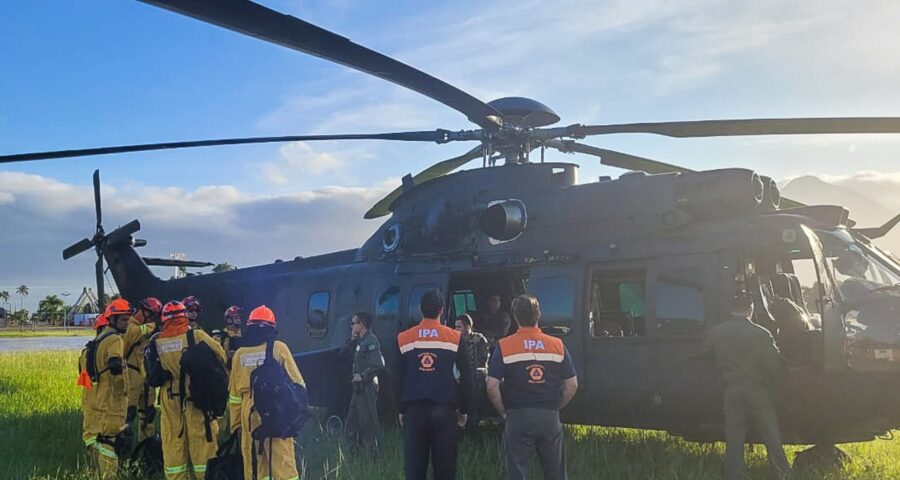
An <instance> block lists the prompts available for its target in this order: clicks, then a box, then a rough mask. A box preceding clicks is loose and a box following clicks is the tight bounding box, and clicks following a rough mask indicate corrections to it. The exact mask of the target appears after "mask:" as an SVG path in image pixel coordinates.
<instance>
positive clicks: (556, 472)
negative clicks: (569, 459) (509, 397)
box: [503, 408, 568, 480]
mask: <svg viewBox="0 0 900 480" xmlns="http://www.w3.org/2000/svg"><path fill="white" fill-rule="evenodd" d="M503 450H504V453H505V455H506V478H507V479H509V480H526V479H527V478H528V477H529V476H530V475H531V462H532V460H533V459H534V455H535V453H537V457H538V462H539V463H540V465H541V471H542V472H543V473H544V480H565V479H567V478H568V476H567V475H566V455H565V451H564V449H563V434H562V424H561V423H560V422H559V411H557V410H548V409H541V408H514V409H511V410H508V411H507V412H506V427H505V428H504V429H503Z"/></svg>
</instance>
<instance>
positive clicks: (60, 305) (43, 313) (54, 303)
mask: <svg viewBox="0 0 900 480" xmlns="http://www.w3.org/2000/svg"><path fill="white" fill-rule="evenodd" d="M64 309H65V302H63V299H61V298H59V297H57V296H56V295H47V296H46V297H45V298H44V299H43V300H41V301H40V303H38V316H39V317H40V318H46V319H49V320H50V323H51V324H54V325H55V324H56V322H57V320H58V319H59V318H60V317H62V313H63V311H64Z"/></svg>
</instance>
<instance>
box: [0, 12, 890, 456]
mask: <svg viewBox="0 0 900 480" xmlns="http://www.w3.org/2000/svg"><path fill="white" fill-rule="evenodd" d="M145 3H149V4H152V5H156V6H159V7H162V8H166V9H169V10H172V11H174V12H177V13H180V14H183V15H187V16H191V17H194V18H196V19H199V20H201V21H203V22H207V23H211V24H214V25H218V26H220V27H224V28H227V29H230V30H234V31H237V32H239V33H242V34H245V35H250V36H253V37H256V38H258V39H260V40H263V41H267V42H271V43H274V44H278V45H282V46H285V47H288V48H291V49H294V50H298V51H301V52H304V53H307V54H311V55H316V56H319V57H321V58H324V59H327V60H330V61H333V62H337V63H340V64H343V65H346V66H348V67H350V68H354V69H357V70H360V71H363V72H365V73H368V74H371V75H374V76H376V77H379V78H382V79H385V80H388V81H390V82H393V83H396V84H398V85H401V86H404V87H406V88H409V89H411V90H414V91H416V92H419V93H421V94H423V95H425V96H427V97H430V98H432V99H434V100H437V101H439V102H441V103H443V104H445V105H447V106H448V107H450V108H453V109H455V110H457V111H459V112H460V113H462V114H463V115H465V116H466V117H467V118H468V119H469V120H470V121H472V122H473V123H474V124H476V125H477V126H478V128H477V129H472V130H462V131H449V130H443V129H438V130H429V131H411V132H392V133H376V134H369V133H364V134H334V135H300V136H284V137H256V138H229V139H218V140H201V141H191V142H170V143H153V144H142V145H127V146H115V147H101V148H90V149H82V150H66V151H53V152H41V153H25V154H13V155H4V156H0V163H7V162H17V161H29V160H42V159H60V158H68V157H78V156H87V155H104V154H119V153H127V152H136V151H146V150H165V149H174V148H189V147H203V146H216V145H237V144H249V143H266V142H288V141H317V140H393V141H407V142H436V143H449V142H473V143H476V144H477V146H475V147H474V148H472V149H471V150H470V151H468V152H467V153H465V154H463V155H461V156H458V157H455V158H451V159H448V160H444V161H442V162H439V163H437V164H435V165H433V166H431V167H429V168H428V169H426V170H424V171H422V172H420V173H419V174H417V175H415V176H412V175H407V176H406V177H404V178H403V182H402V186H400V187H399V188H397V189H396V190H394V191H393V192H391V194H390V195H388V196H387V197H385V198H384V199H382V200H381V201H380V202H378V203H377V204H376V205H374V206H373V207H372V208H371V209H370V210H369V211H368V212H367V213H366V218H380V217H384V216H387V215H390V217H388V219H387V220H386V221H385V222H384V223H383V224H382V225H381V226H380V227H379V228H378V229H376V231H375V232H374V233H373V235H372V236H371V237H370V238H369V239H368V240H367V241H366V242H365V243H364V244H363V245H362V246H361V247H360V248H358V249H353V250H345V251H340V252H335V253H330V254H326V255H320V256H315V257H309V258H299V257H298V258H296V259H294V260H293V261H276V262H275V263H273V264H268V265H260V266H255V267H249V268H241V269H238V270H233V271H228V272H222V273H214V274H205V275H198V276H189V277H186V278H180V279H174V280H167V281H166V280H162V279H160V278H158V277H157V276H155V275H154V274H153V273H152V272H151V270H150V269H149V266H150V265H161V264H164V265H176V266H199V264H197V263H184V262H181V261H176V260H165V259H154V258H142V257H141V256H140V255H139V254H138V253H137V250H136V248H137V247H141V246H143V245H145V244H146V241H144V240H140V239H135V238H134V234H135V233H137V232H138V231H139V230H140V223H139V222H138V220H133V221H131V222H130V223H127V224H125V225H124V226H121V227H119V228H117V229H115V230H114V231H112V232H111V233H108V234H107V233H105V231H104V229H103V226H102V222H101V220H102V215H101V202H100V194H99V174H98V173H97V172H95V175H94V192H95V203H96V217H97V224H96V232H95V235H94V236H93V237H92V238H91V239H88V238H85V239H83V240H81V241H80V242H78V243H76V244H74V245H72V246H71V247H69V248H67V249H65V251H64V252H63V258H64V259H67V258H71V257H72V256H74V255H77V254H79V253H82V252H84V251H87V250H89V249H90V248H94V249H95V251H96V253H97V255H98V262H97V269H96V271H97V281H98V290H100V291H101V292H102V281H103V273H104V261H105V262H106V263H107V264H108V265H109V270H111V272H112V274H113V278H114V279H115V282H116V285H117V286H118V289H119V291H120V292H121V294H122V295H123V296H124V297H125V298H126V299H128V300H131V301H136V300H138V299H140V298H142V297H145V296H149V295H153V296H157V297H159V298H162V299H173V298H175V299H177V298H182V297H184V296H186V295H195V296H197V297H198V298H200V299H201V300H202V301H203V304H204V308H205V313H204V315H203V316H202V317H201V323H202V324H204V325H206V326H208V327H213V326H217V325H218V324H219V323H220V322H221V313H220V312H222V311H223V310H224V309H225V308H226V307H227V306H228V305H231V304H238V305H243V306H244V307H253V306H256V305H259V304H267V305H269V306H270V307H272V308H273V309H274V310H275V312H276V313H277V315H278V316H279V319H280V322H279V329H280V331H281V334H282V338H284V339H285V341H287V343H288V344H289V345H290V346H291V348H292V349H293V350H294V351H295V352H298V354H297V358H298V361H299V363H300V365H301V369H302V370H303V373H304V376H305V377H306V378H307V381H308V384H309V388H310V394H311V399H312V403H313V404H315V405H319V406H323V407H326V408H330V409H332V410H334V411H335V412H341V411H342V410H343V409H344V408H345V406H346V402H347V400H348V394H349V392H348V390H347V388H348V382H347V377H348V376H349V375H348V374H345V373H346V368H347V364H346V361H344V360H342V357H341V356H340V354H339V350H340V347H342V346H343V345H344V344H345V342H346V340H347V336H348V331H349V325H348V324H349V320H350V317H351V316H352V314H353V312H355V311H358V310H368V311H372V312H373V313H374V316H375V321H374V326H373V329H374V331H375V332H376V334H377V335H378V336H379V338H381V340H382V342H383V345H384V351H385V354H386V356H387V357H388V358H387V360H388V361H389V362H390V360H391V357H392V356H393V355H396V340H395V339H396V334H397V332H398V331H400V330H402V329H405V328H408V327H409V326H411V325H413V324H414V323H416V322H417V321H418V320H419V317H420V313H419V311H418V303H419V299H420V298H421V296H422V294H423V293H424V292H425V291H427V290H428V289H431V288H435V287H439V288H441V289H442V290H443V291H444V292H446V293H447V300H448V305H449V308H448V309H447V312H446V318H444V321H447V319H448V318H451V319H452V318H454V317H455V315H457V314H462V313H472V314H474V315H475V316H476V317H477V316H478V315H479V314H482V313H483V312H484V310H485V308H486V307H485V303H486V301H487V299H488V297H489V296H490V295H492V294H496V293H499V294H500V295H501V296H502V298H503V299H504V301H508V300H509V299H510V298H511V297H512V296H514V295H516V294H519V293H523V292H528V293H531V294H534V295H536V296H537V297H538V298H539V299H540V301H541V303H542V310H543V319H542V327H543V329H544V331H545V332H547V333H549V334H551V335H556V336H559V337H560V338H562V339H563V340H564V342H565V344H566V345H567V347H568V349H569V350H570V352H571V353H572V355H573V357H574V359H575V360H576V364H577V367H576V368H577V369H578V371H579V372H580V383H581V384H582V387H581V390H580V392H579V394H578V395H577V396H576V397H575V399H574V401H573V402H572V404H571V405H570V406H569V407H568V408H567V409H566V410H565V411H563V412H562V413H563V418H564V420H565V421H567V422H572V423H581V424H597V425H607V426H622V427H635V428H645V429H657V430H666V431H669V432H671V433H673V434H675V435H680V436H683V437H685V438H688V439H695V440H704V441H709V440H715V439H720V438H721V431H722V429H721V423H722V418H721V413H720V412H721V408H720V401H721V400H720V399H721V391H720V390H721V385H720V383H719V380H718V375H717V374H716V372H715V369H714V365H713V362H712V359H711V358H709V357H708V356H705V355H703V354H702V353H700V352H702V345H703V340H704V336H705V333H706V331H707V330H708V329H709V328H711V327H712V326H713V325H715V324H716V323H717V322H719V321H720V320H721V319H722V318H724V317H725V316H726V315H728V312H729V305H730V302H731V301H732V299H733V298H734V296H735V294H736V292H740V291H749V292H751V293H752V294H753V296H754V298H755V304H756V309H755V314H754V320H755V321H756V322H758V323H760V324H761V325H773V324H774V325H777V324H778V322H779V320H780V319H779V318H776V317H775V314H774V313H773V310H772V309H770V308H769V305H773V304H774V302H776V301H777V299H778V298H783V299H790V300H791V301H792V302H794V303H795V304H796V305H798V306H800V307H801V308H802V309H803V312H804V314H805V315H806V316H807V317H808V318H809V319H810V323H811V325H812V328H811V329H810V330H808V331H806V332H803V334H802V335H801V336H800V337H799V338H796V339H794V341H792V343H791V344H790V345H788V344H786V343H783V344H782V348H783V350H784V351H785V352H786V353H787V352H790V353H791V357H792V359H793V360H792V366H791V368H790V369H789V371H788V372H787V374H786V378H785V380H784V385H785V387H784V389H783V390H782V391H781V393H780V395H781V398H780V399H779V409H780V418H781V419H782V421H783V425H782V428H783V435H784V437H785V440H786V441H787V442H790V443H802V444H817V445H833V444H836V443H844V442H854V441H864V440H869V439H872V438H874V437H876V436H878V435H881V434H884V433H885V432H887V431H889V430H890V429H892V428H897V427H900V410H898V409H897V408H895V407H896V405H895V403H896V401H895V399H896V398H897V397H898V394H900V344H898V340H900V337H898V335H900V318H898V314H897V312H898V311H900V297H898V296H896V294H897V292H898V290H900V287H897V284H900V264H898V262H897V260H896V258H894V257H892V256H890V255H889V254H887V253H886V252H883V251H882V250H880V249H879V248H878V247H876V246H875V245H874V244H873V243H872V240H874V239H876V238H878V237H880V236H883V235H884V234H886V233H887V232H888V231H889V230H890V229H891V228H893V226H894V225H895V224H896V223H898V221H900V216H898V217H897V218H894V219H892V220H891V221H889V222H888V223H886V224H885V225H882V226H880V227H874V228H859V227H857V226H856V225H855V224H854V223H853V221H852V220H851V219H850V218H849V212H848V211H847V210H846V209H844V208H842V207H840V206H830V205H816V206H806V205H803V204H800V203H799V202H795V201H792V200H789V199H786V198H782V197H781V196H780V193H779V189H778V186H777V185H776V184H775V182H774V181H773V180H772V179H771V178H768V177H766V176H763V175H760V174H758V173H757V172H754V171H752V170H749V169H745V168H724V169H718V170H709V171H699V172H695V171H691V170H688V169H686V168H682V167H679V166H676V165H671V164H666V163H663V162H659V161H656V160H652V159H648V158H642V157H637V156H634V155H629V154H626V153H622V152H617V151H612V150H607V149H603V148H598V147H594V146H590V145H586V144H584V143H581V142H579V140H581V139H583V138H586V137H593V136H597V135H604V134H614V133H644V134H655V135H665V136H669V137H676V138H687V137H717V136H748V135H791V134H832V133H895V134H896V133H900V118H813V119H748V120H710V121H684V122H664V123H636V124H618V125H581V124H573V125H569V126H565V127H552V126H551V125H553V124H555V123H557V122H558V121H559V120H560V117H559V116H558V115H557V114H556V113H555V112H554V111H553V110H551V109H550V108H549V107H547V106H546V105H543V104H541V103H539V102H537V101H535V100H531V99H527V98H519V97H508V98H501V99H498V100H494V101H492V102H488V103H484V102H482V101H480V100H478V99H476V98H474V97H472V96H471V95H469V94H467V93H465V92H463V91H461V90H459V89H457V88H455V87H453V86H451V85H449V84H447V83H445V82H443V81H441V80H439V79H436V78H434V77H432V76H429V75H427V74H425V73H423V72H421V71H419V70H417V69H415V68H413V67H410V66H408V65H405V64H403V63H401V62H399V61H397V60H395V59H392V58H390V57H387V56H385V55H382V54H380V53H377V52H374V51H372V50H369V49H367V48H365V47H363V46H361V45H358V44H356V43H353V42H351V41H350V40H348V39H346V38H343V37H341V36H338V35H336V34H334V33H332V32H329V31H327V30H324V29H321V28H319V27H317V26H315V25H312V24H310V23H307V22H304V21H302V20H300V19H297V18H295V17H292V16H289V15H284V14H281V13H278V12H276V11H273V10H270V9H268V8H266V7H264V6H261V5H258V4H255V3H253V2H250V1H245V0H208V1H203V0H147V1H146V2H145ZM547 149H552V150H555V151H558V152H563V153H579V154H584V155H588V156H592V157H596V158H599V160H600V162H601V163H603V164H604V165H609V166H613V167H619V168H622V169H625V170H627V171H628V172H627V173H624V174H623V175H621V176H620V177H619V178H618V179H612V178H609V177H601V178H599V179H598V180H597V181H592V182H586V183H579V181H578V166H577V165H575V164H573V163H565V162H550V161H545V152H546V150H547ZM479 158H480V159H481V160H482V168H476V169H472V170H463V171H459V172H456V173H451V172H453V171H454V170H456V169H458V168H459V167H461V166H463V165H465V164H466V163H468V162H470V161H473V160H476V159H479ZM848 282H849V284H852V285H853V286H855V289H851V288H845V286H846V285H848ZM859 287H861V289H860V288H859ZM851 291H855V292H856V293H852V294H851ZM779 341H781V339H779ZM382 392H383V394H384V395H385V396H386V397H389V395H390V394H389V393H388V392H390V389H383V390H382ZM387 399H389V398H386V400H387Z"/></svg>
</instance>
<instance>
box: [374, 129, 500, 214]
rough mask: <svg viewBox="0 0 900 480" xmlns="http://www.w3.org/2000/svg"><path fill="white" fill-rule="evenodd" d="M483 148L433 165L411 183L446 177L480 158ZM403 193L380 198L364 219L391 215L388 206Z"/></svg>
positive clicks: (395, 191)
mask: <svg viewBox="0 0 900 480" xmlns="http://www.w3.org/2000/svg"><path fill="white" fill-rule="evenodd" d="M482 152H483V148H482V146H481V145H479V146H477V147H475V148H473V149H472V150H469V151H468V152H466V153H464V154H462V155H460V156H458V157H454V158H451V159H448V160H444V161H442V162H438V163H435V164H434V165H432V166H430V167H428V168H426V169H425V170H422V171H421V172H419V173H418V174H417V175H416V176H414V177H413V183H414V184H415V185H419V184H422V183H425V182H427V181H429V180H434V179H435V178H438V177H441V176H443V175H446V174H448V173H450V172H452V171H453V170H456V169H457V168H459V167H461V166H463V165H465V164H466V163H468V162H470V161H472V160H474V159H476V158H478V157H480V156H481V155H482ZM402 193H403V187H402V186H401V187H397V188H395V189H394V191H392V192H391V193H389V194H388V195H387V196H386V197H384V198H382V199H381V200H379V201H378V203H376V204H375V205H373V206H372V208H370V209H369V211H368V212H366V214H365V216H364V218H378V217H383V216H385V215H387V214H389V213H391V210H390V206H391V203H393V202H394V200H396V199H397V197H399V196H400V194H402Z"/></svg>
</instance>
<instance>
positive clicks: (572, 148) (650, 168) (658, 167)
mask: <svg viewBox="0 0 900 480" xmlns="http://www.w3.org/2000/svg"><path fill="white" fill-rule="evenodd" d="M546 145H547V146H548V147H553V148H555V149H557V150H559V151H561V152H563V153H571V152H577V153H584V154H587V155H593V156H595V157H600V163H602V164H603V165H608V166H610V167H617V168H623V169H626V170H642V171H644V172H647V173H691V172H694V171H695V170H691V169H689V168H684V167H679V166H678V165H672V164H669V163H664V162H660V161H658V160H651V159H649V158H644V157H638V156H636V155H630V154H627V153H622V152H617V151H615V150H607V149H605V148H597V147H593V146H591V145H585V144H583V143H578V142H574V141H571V140H550V141H548V142H546ZM780 203H781V204H780V207H779V208H781V209H782V210H784V209H788V208H798V207H805V206H806V204H804V203H800V202H798V201H796V200H791V199H790V198H785V197H781V202H780Z"/></svg>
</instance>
